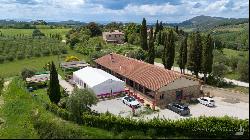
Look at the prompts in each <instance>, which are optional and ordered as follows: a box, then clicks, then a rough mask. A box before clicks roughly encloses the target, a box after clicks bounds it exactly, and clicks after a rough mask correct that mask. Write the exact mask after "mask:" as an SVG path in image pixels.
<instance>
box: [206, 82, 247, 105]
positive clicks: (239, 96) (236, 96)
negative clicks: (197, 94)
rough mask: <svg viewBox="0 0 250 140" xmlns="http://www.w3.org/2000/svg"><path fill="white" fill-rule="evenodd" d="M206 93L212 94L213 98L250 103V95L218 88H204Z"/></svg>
mask: <svg viewBox="0 0 250 140" xmlns="http://www.w3.org/2000/svg"><path fill="white" fill-rule="evenodd" d="M203 91H204V92H210V93H211V95H212V96H216V97H222V98H225V100H227V101H230V100H231V101H242V102H245V103H249V94H243V93H237V92H233V91H229V90H224V89H220V88H216V87H210V86H203Z"/></svg>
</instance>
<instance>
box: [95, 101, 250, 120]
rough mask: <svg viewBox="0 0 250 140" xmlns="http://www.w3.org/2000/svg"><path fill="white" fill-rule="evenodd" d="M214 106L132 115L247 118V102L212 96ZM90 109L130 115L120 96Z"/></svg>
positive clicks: (198, 106) (175, 117)
mask: <svg viewBox="0 0 250 140" xmlns="http://www.w3.org/2000/svg"><path fill="white" fill-rule="evenodd" d="M214 100H215V107H207V106H204V105H201V104H195V105H190V106H189V108H190V115H188V116H185V117H183V116H180V115H178V114H176V113H174V112H172V111H170V110H168V109H162V110H160V111H159V112H155V113H153V114H150V115H143V116H141V117H134V118H135V119H139V118H142V119H152V118H154V117H159V118H166V119H180V118H189V117H199V116H218V117H221V116H225V115H228V116H231V117H237V118H239V119H249V103H246V102H240V101H233V100H232V101H230V100H228V99H226V98H222V97H214ZM92 109H94V110H96V111H98V112H100V113H105V112H106V111H109V112H110V113H112V114H115V115H121V116H123V117H126V116H131V112H132V110H131V108H130V107H128V106H126V105H124V104H123V103H122V101H121V98H116V99H111V100H105V101H100V102H98V103H97V105H96V106H93V107H92Z"/></svg>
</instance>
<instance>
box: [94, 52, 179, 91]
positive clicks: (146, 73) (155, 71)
mask: <svg viewBox="0 0 250 140" xmlns="http://www.w3.org/2000/svg"><path fill="white" fill-rule="evenodd" d="M110 56H112V57H110ZM110 59H111V60H112V59H113V60H112V61H111V60H110ZM95 62H96V63H97V64H100V65H102V66H104V67H107V68H109V69H110V70H112V71H114V72H117V73H119V74H121V75H123V76H125V77H127V78H128V79H130V80H133V81H135V82H137V83H138V84H140V85H142V86H144V87H146V88H149V89H151V90H153V91H156V90H158V89H160V88H161V87H163V86H166V85H168V84H169V83H172V82H173V81H175V80H176V79H179V78H181V77H183V74H181V73H180V72H176V71H174V70H168V69H165V68H162V67H159V66H156V65H153V64H149V63H146V62H144V61H142V60H138V59H135V58H130V57H126V56H124V55H121V54H116V53H113V52H112V53H110V54H107V55H105V56H102V57H100V58H98V59H96V60H95Z"/></svg>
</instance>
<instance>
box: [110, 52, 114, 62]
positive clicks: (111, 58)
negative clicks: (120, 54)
mask: <svg viewBox="0 0 250 140" xmlns="http://www.w3.org/2000/svg"><path fill="white" fill-rule="evenodd" d="M109 55H110V60H111V62H114V57H113V54H112V53H110V54H109Z"/></svg>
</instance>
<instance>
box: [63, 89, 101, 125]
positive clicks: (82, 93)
mask: <svg viewBox="0 0 250 140" xmlns="http://www.w3.org/2000/svg"><path fill="white" fill-rule="evenodd" d="M96 103H97V98H96V95H95V94H94V92H93V91H91V90H90V89H78V88H75V89H74V90H73V92H72V94H71V96H70V97H69V98H68V100H67V101H66V109H67V110H68V111H69V112H71V113H72V116H73V117H74V120H75V121H76V122H77V123H82V121H81V120H82V119H81V117H82V115H83V113H84V112H90V111H91V108H90V107H91V106H92V105H95V104H96Z"/></svg>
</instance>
